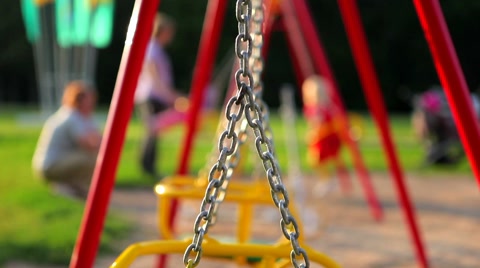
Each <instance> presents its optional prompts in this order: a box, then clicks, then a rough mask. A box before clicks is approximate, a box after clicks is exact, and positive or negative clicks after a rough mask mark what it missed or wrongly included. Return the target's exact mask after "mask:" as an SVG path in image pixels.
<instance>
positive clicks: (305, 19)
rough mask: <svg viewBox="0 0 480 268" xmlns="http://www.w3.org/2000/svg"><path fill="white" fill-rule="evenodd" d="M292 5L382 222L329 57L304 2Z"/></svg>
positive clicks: (373, 209) (367, 194) (375, 214)
mask: <svg viewBox="0 0 480 268" xmlns="http://www.w3.org/2000/svg"><path fill="white" fill-rule="evenodd" d="M292 2H293V4H294V12H295V11H296V16H295V17H296V18H297V19H298V21H299V24H300V26H301V30H302V31H303V36H305V40H306V43H307V46H308V48H309V49H310V51H311V53H312V58H313V59H314V63H315V67H316V70H317V71H318V72H319V73H320V74H322V75H323V76H324V77H325V78H326V79H327V80H329V81H330V83H331V85H332V86H331V87H329V90H330V92H329V94H330V96H331V97H332V99H333V101H334V103H335V104H336V106H337V107H339V111H340V119H341V124H342V127H341V129H342V130H343V131H344V135H343V136H344V138H345V140H346V142H347V147H348V148H349V150H350V153H351V155H352V159H353V164H354V167H355V170H356V172H357V175H358V178H359V180H360V184H361V185H362V188H363V191H364V193H365V197H366V199H367V202H368V204H369V205H370V210H371V212H372V215H373V217H374V219H376V220H377V221H380V220H381V219H382V218H383V212H382V207H381V205H380V202H379V201H378V198H377V196H376V194H375V189H374V187H373V185H372V182H371V181H370V174H369V172H368V170H367V168H366V166H365V163H364V161H363V158H362V155H361V153H360V149H359V148H358V144H357V143H356V142H355V140H353V139H352V137H351V136H350V134H349V131H348V130H349V125H350V124H349V122H348V121H349V120H348V115H347V111H346V108H345V105H344V103H343V101H342V98H341V97H340V93H339V92H340V87H339V86H338V83H337V80H336V79H335V75H334V73H333V70H332V67H331V66H330V63H329V61H328V57H327V54H326V53H325V49H324V47H323V44H322V41H321V38H320V34H319V33H318V31H317V30H316V27H315V23H314V21H313V18H312V15H311V13H310V11H309V10H310V9H309V7H308V6H307V3H306V2H305V0H295V1H292Z"/></svg>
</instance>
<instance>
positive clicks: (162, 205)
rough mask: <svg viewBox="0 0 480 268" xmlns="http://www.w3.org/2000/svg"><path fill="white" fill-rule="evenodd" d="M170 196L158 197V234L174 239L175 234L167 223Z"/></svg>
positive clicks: (164, 237)
mask: <svg viewBox="0 0 480 268" xmlns="http://www.w3.org/2000/svg"><path fill="white" fill-rule="evenodd" d="M171 201H172V199H171V198H158V200H157V204H158V213H157V216H158V218H157V222H158V229H159V232H160V236H161V237H162V238H163V239H174V237H175V235H174V233H173V230H172V228H170V224H169V223H168V220H169V217H170V202H171Z"/></svg>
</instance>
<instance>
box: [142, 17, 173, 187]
mask: <svg viewBox="0 0 480 268" xmlns="http://www.w3.org/2000/svg"><path fill="white" fill-rule="evenodd" d="M174 35H175V22H174V20H173V19H172V18H170V17H168V16H166V15H165V14H161V13H159V14H157V15H156V17H155V22H154V27H153V34H152V38H151V40H150V42H149V44H148V47H147V51H146V53H145V59H144V64H143V68H142V72H141V74H140V77H139V80H138V85H137V89H136V92H135V103H136V106H137V107H138V110H139V112H140V116H141V118H142V121H143V123H144V125H145V138H144V141H143V145H142V150H141V157H140V164H141V167H142V169H143V171H144V172H145V173H147V174H148V175H150V176H152V177H154V178H155V179H158V178H159V177H160V176H159V174H158V172H157V169H156V162H157V145H158V133H157V131H158V129H157V127H156V126H157V123H158V122H157V121H158V118H159V114H161V113H162V112H164V111H166V110H168V109H169V108H171V107H173V105H174V103H175V100H176V99H177V98H178V97H180V94H178V93H177V92H176V91H175V89H174V82H173V73H172V66H171V62H170V59H169V57H168V55H167V53H166V52H165V50H164V48H165V47H166V46H168V45H169V44H170V43H171V42H172V40H173V37H174Z"/></svg>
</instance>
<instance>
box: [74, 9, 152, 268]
mask: <svg viewBox="0 0 480 268" xmlns="http://www.w3.org/2000/svg"><path fill="white" fill-rule="evenodd" d="M158 3H159V0H148V1H146V0H145V1H142V0H137V1H136V2H135V6H134V9H133V12H132V17H131V19H130V24H129V29H128V33H127V39H126V42H125V47H124V50H123V55H122V61H121V64H120V69H119V71H118V76H117V81H116V85H115V91H114V94H113V98H112V103H111V105H110V110H109V113H108V119H107V123H106V127H105V136H104V139H103V141H102V144H101V146H100V151H99V154H98V158H97V164H96V167H95V172H94V174H93V178H92V185H91V187H90V192H89V195H88V198H87V202H86V205H85V212H84V215H83V220H82V224H81V227H80V231H79V235H78V238H77V243H76V245H75V249H74V250H73V254H72V258H71V261H70V268H88V267H93V264H94V261H95V257H96V254H97V250H98V245H99V242H100V236H101V234H102V229H103V225H104V222H105V216H106V214H107V209H108V203H109V201H110V195H111V193H112V189H113V187H114V184H115V175H116V172H117V166H118V161H119V159H120V154H121V151H122V147H123V143H124V140H125V133H126V129H127V125H128V122H129V120H130V116H131V114H132V109H133V95H134V93H135V88H136V86H137V81H138V76H139V74H140V71H141V69H142V64H143V58H144V55H145V49H146V47H147V43H148V42H149V40H150V36H151V32H152V22H153V18H154V16H155V13H156V10H157V6H158ZM137 25H141V27H138V28H137Z"/></svg>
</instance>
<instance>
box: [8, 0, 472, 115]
mask: <svg viewBox="0 0 480 268" xmlns="http://www.w3.org/2000/svg"><path fill="white" fill-rule="evenodd" d="M161 2H162V4H161V5H162V6H161V9H162V11H164V12H166V13H169V14H170V15H172V16H173V17H175V18H176V19H177V20H178V33H177V38H176V41H175V42H174V44H173V45H172V47H171V48H170V49H169V52H170V54H171V57H172V60H173V64H174V69H175V76H176V79H175V80H176V84H177V86H178V88H180V89H182V90H183V91H184V92H188V89H189V87H190V80H191V75H192V71H193V65H194V62H195V59H196V51H197V46H198V40H199V37H200V30H201V28H202V22H203V15H204V11H205V7H206V2H207V1H206V0H201V1H178V0H162V1H161ZM309 4H310V6H311V8H312V12H313V14H314V17H315V20H316V22H317V25H318V30H319V32H320V34H321V36H322V38H323V42H324V44H325V47H326V50H327V52H328V55H329V58H330V61H331V62H332V65H333V68H334V71H335V74H336V76H337V79H338V80H339V84H340V87H341V91H342V95H343V97H344V100H345V102H346V104H347V107H349V108H350V109H355V110H362V109H365V102H364V100H363V94H362V91H361V88H360V84H359V82H358V77H357V74H356V71H355V67H354V65H353V61H352V57H351V54H350V49H349V47H348V43H347V39H346V36H345V32H344V29H343V24H342V21H341V19H340V15H339V12H338V8H337V6H336V1H334V0H315V1H313V0H310V1H309ZM441 4H442V7H443V10H444V13H445V16H446V19H447V22H448V25H449V29H450V31H451V35H452V38H453V40H454V44H455V47H456V50H457V53H458V56H459V58H460V62H461V65H462V67H463V70H464V73H465V76H466V78H467V82H468V85H469V87H470V89H471V90H476V89H477V88H478V87H479V85H480V77H479V75H478V73H477V71H478V70H479V68H478V67H479V64H480V53H479V52H478V51H477V47H478V42H479V41H480V40H479V39H480V35H479V33H480V23H478V16H476V14H479V12H480V1H474V0H469V1H455V0H444V1H441ZM359 5H360V8H361V14H362V19H363V22H364V24H365V29H366V32H367V36H368V39H369V42H370V49H371V51H372V54H373V57H374V61H375V64H376V68H377V71H378V75H379V77H380V82H381V86H382V89H383V92H384V95H385V101H386V103H387V106H388V108H389V109H390V110H391V111H407V110H409V104H408V96H409V94H411V93H415V92H420V91H423V90H425V89H426V88H427V87H429V86H430V85H432V84H438V83H439V82H438V78H437V75H436V73H435V69H434V67H433V63H432V60H431V57H430V54H429V51H428V47H427V44H426V41H425V39H424V37H423V32H422V30H421V28H420V24H419V22H418V18H417V16H416V14H415V11H414V8H413V4H412V2H411V1H383V0H359ZM132 7H133V1H116V10H115V26H114V34H113V38H112V40H113V41H112V44H111V45H110V46H109V47H108V48H105V49H101V50H100V51H99V56H98V67H97V79H96V81H97V86H98V89H99V93H100V101H101V102H102V103H105V104H108V103H109V100H110V97H111V94H112V92H113V86H114V83H115V79H116V74H117V70H118V65H119V62H120V57H121V53H122V50H123V45H124V40H125V33H126V29H127V25H128V21H129V18H130V14H131V10H132ZM0 18H2V21H3V22H2V23H1V24H0V36H2V41H3V42H0V102H22V103H28V102H30V103H33V102H35V101H36V98H37V96H36V84H35V75H34V70H33V66H34V65H33V59H32V48H31V46H30V45H29V44H28V42H27V40H26V38H25V30H24V26H23V22H22V19H21V15H20V5H19V2H18V1H6V2H5V3H3V4H2V8H1V9H0ZM236 31H237V29H236V22H235V17H234V5H233V4H232V5H229V11H228V14H227V17H226V22H225V25H224V26H223V35H222V40H221V44H220V50H219V53H218V55H219V58H221V57H223V56H224V55H225V54H226V53H227V52H228V51H229V49H230V48H231V47H232V45H233V40H234V37H235V35H236ZM267 61H268V63H267V69H266V75H265V85H266V87H267V89H268V90H266V92H265V98H266V99H267V101H268V102H269V103H270V104H271V105H272V106H276V105H277V104H278V96H277V95H276V93H277V89H278V88H279V87H280V86H281V84H283V83H295V79H294V75H293V72H292V70H291V67H290V66H291V63H290V60H289V58H288V51H287V48H286V43H285V38H284V37H283V35H282V33H280V32H277V33H274V34H273V36H272V45H271V49H270V53H269V56H268V59H267Z"/></svg>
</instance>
